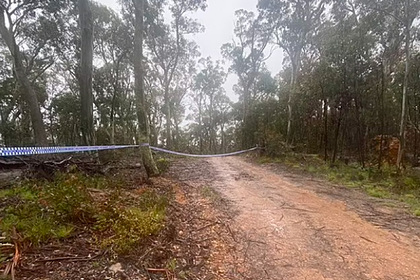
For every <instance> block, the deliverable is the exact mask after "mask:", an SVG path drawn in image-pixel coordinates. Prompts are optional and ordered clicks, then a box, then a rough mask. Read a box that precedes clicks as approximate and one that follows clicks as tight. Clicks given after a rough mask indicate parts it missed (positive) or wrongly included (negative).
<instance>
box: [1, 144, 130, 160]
mask: <svg viewBox="0 0 420 280" xmlns="http://www.w3.org/2000/svg"><path fill="white" fill-rule="evenodd" d="M136 147H138V145H121V146H73V147H10V148H2V147H0V157H13V156H29V155H44V154H61V153H77V152H91V151H103V150H117V149H127V148H136Z"/></svg>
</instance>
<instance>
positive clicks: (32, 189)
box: [0, 173, 168, 253]
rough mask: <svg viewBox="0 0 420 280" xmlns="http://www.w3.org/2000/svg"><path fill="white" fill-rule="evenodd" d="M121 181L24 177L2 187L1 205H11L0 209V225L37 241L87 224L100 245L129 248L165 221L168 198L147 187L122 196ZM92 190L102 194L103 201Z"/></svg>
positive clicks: (63, 176) (75, 176)
mask: <svg viewBox="0 0 420 280" xmlns="http://www.w3.org/2000/svg"><path fill="white" fill-rule="evenodd" d="M119 185H120V183H118V182H116V181H115V180H111V179H109V178H100V177H89V176H86V175H83V174H79V173H72V174H58V175H57V176H56V178H55V180H54V181H52V182H46V181H25V182H22V183H21V184H19V185H17V186H15V187H14V188H11V189H8V190H1V191H0V202H4V203H1V204H0V205H12V206H8V207H5V208H3V209H1V208H0V210H1V213H2V214H0V219H1V220H0V221H1V222H0V230H1V232H5V233H6V234H11V233H12V231H13V228H16V230H17V231H18V232H19V233H20V234H21V235H22V236H23V237H24V239H25V240H27V241H28V242H30V243H32V244H34V245H40V244H42V243H44V242H48V241H50V240H54V239H64V238H67V237H69V236H71V235H72V234H73V233H74V231H75V230H76V229H77V228H81V227H83V228H91V229H92V230H93V231H94V232H96V233H97V236H98V238H99V240H100V242H101V244H102V245H104V246H110V247H111V248H112V249H113V250H115V251H116V252H118V253H123V252H124V253H125V252H128V251H130V250H132V249H134V248H135V246H137V245H139V244H140V242H141V241H142V240H144V238H146V237H148V236H150V235H152V234H155V233H157V232H159V230H160V229H161V228H162V227H163V226H164V224H165V216H166V206H167V204H168V198H167V197H166V196H164V195H159V194H158V193H157V192H155V191H152V190H146V191H145V192H143V193H142V194H141V195H140V196H139V197H138V198H137V199H135V200H133V199H131V200H124V199H122V192H121V191H120V188H119ZM91 192H92V193H93V194H95V193H98V192H99V193H100V194H101V196H105V197H106V200H107V201H106V203H104V201H103V200H100V199H99V200H98V199H95V198H94V195H93V194H91ZM104 205H105V206H104Z"/></svg>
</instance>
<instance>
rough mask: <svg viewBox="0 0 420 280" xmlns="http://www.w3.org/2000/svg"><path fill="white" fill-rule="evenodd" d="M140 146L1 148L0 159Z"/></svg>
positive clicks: (202, 156)
mask: <svg viewBox="0 0 420 280" xmlns="http://www.w3.org/2000/svg"><path fill="white" fill-rule="evenodd" d="M140 146H149V144H147V143H144V144H140V145H120V146H72V147H7V148H6V147H4V148H2V147H0V157H13V156H30V155H45V154H62V153H78V152H93V151H104V150H119V149H128V148H138V147H140ZM149 147H150V149H152V150H154V151H157V152H164V153H168V154H172V155H178V156H185V157H196V158H211V157H228V156H235V155H239V154H243V153H248V152H251V151H255V150H257V149H259V148H258V147H255V148H252V149H248V150H243V151H238V152H233V153H226V154H216V155H195V154H186V153H180V152H174V151H170V150H166V149H162V148H158V147H153V146H149Z"/></svg>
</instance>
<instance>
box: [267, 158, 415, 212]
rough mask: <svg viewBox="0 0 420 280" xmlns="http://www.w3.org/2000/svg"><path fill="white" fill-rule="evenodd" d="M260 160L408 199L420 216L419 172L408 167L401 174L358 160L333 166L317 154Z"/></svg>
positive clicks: (375, 194) (376, 194) (382, 195)
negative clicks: (363, 165) (367, 164)
mask: <svg viewBox="0 0 420 280" xmlns="http://www.w3.org/2000/svg"><path fill="white" fill-rule="evenodd" d="M259 163H261V164H264V163H280V164H285V165H286V166H288V167H292V168H294V169H298V170H303V171H305V172H308V173H311V174H315V175H316V176H319V177H322V178H324V179H327V180H328V181H331V182H333V183H338V184H342V185H344V186H347V187H349V188H358V189H362V190H364V191H365V192H366V193H367V194H369V195H370V196H373V197H377V198H383V199H393V200H399V201H402V202H405V203H406V204H408V205H409V206H410V207H411V210H412V213H413V214H414V215H416V216H420V174H417V173H416V172H415V171H414V170H408V169H407V170H405V171H404V172H403V173H402V174H401V173H399V172H397V169H396V168H395V167H390V166H384V167H383V168H382V169H381V170H378V168H377V166H372V167H366V168H362V167H361V166H360V165H358V164H357V163H351V164H344V163H337V164H334V165H331V164H329V163H326V162H324V161H323V160H322V159H321V158H319V157H318V156H317V155H302V154H289V155H284V156H282V157H281V158H268V157H261V158H260V159H259Z"/></svg>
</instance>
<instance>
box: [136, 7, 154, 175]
mask: <svg viewBox="0 0 420 280" xmlns="http://www.w3.org/2000/svg"><path fill="white" fill-rule="evenodd" d="M133 5H134V13H135V24H134V52H133V56H134V77H135V82H134V92H135V97H136V111H137V119H138V126H139V143H149V139H150V127H149V121H148V118H147V108H146V101H145V99H146V98H145V92H144V68H143V35H144V0H133ZM140 150H141V154H142V160H143V165H144V167H145V169H146V172H147V175H148V176H149V177H150V176H156V175H157V174H159V170H158V169H157V167H156V164H155V161H154V159H153V156H152V153H151V151H150V148H149V146H145V145H143V146H141V147H140Z"/></svg>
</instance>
